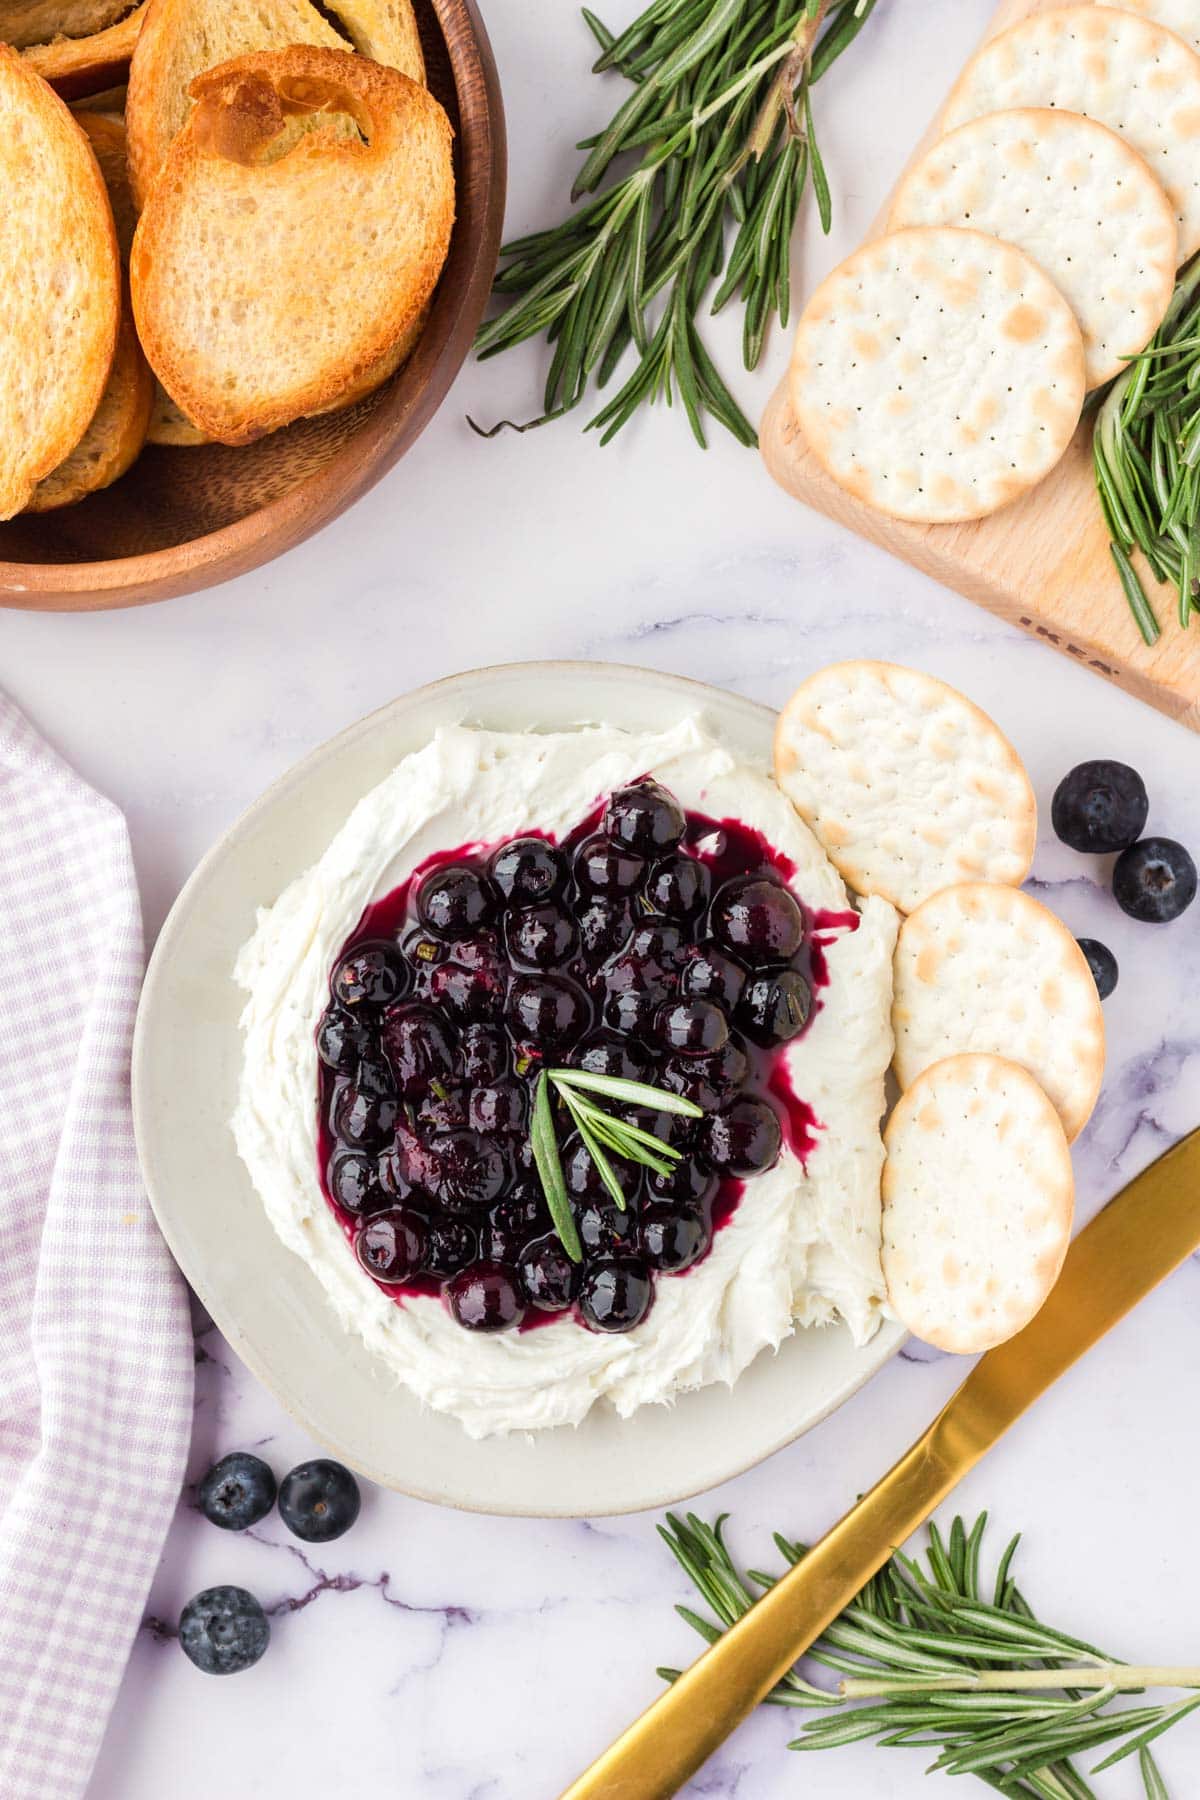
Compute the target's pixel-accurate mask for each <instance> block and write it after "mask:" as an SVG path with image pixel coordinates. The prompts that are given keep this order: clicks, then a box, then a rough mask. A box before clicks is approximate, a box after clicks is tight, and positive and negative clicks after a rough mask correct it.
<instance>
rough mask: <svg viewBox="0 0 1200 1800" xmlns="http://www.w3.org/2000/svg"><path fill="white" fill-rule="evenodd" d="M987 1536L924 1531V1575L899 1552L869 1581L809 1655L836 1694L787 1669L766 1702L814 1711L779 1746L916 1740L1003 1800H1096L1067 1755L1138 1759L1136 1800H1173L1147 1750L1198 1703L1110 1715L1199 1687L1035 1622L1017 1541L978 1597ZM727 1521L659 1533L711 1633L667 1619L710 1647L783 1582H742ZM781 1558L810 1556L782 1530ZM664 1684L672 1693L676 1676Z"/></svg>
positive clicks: (695, 1617)
mask: <svg viewBox="0 0 1200 1800" xmlns="http://www.w3.org/2000/svg"><path fill="white" fill-rule="evenodd" d="M986 1524H987V1514H986V1513H981V1514H980V1516H979V1518H978V1519H976V1521H975V1523H974V1525H973V1526H972V1527H971V1529H970V1531H968V1530H967V1528H966V1526H965V1524H964V1523H963V1520H962V1519H961V1518H956V1519H955V1520H954V1523H953V1525H952V1526H951V1529H950V1535H949V1538H948V1539H946V1538H944V1537H943V1536H942V1534H941V1532H939V1530H938V1528H937V1526H936V1525H932V1524H931V1525H930V1527H929V1541H928V1549H927V1556H926V1560H927V1564H928V1567H927V1569H926V1568H923V1567H922V1566H921V1563H920V1562H919V1561H918V1560H915V1559H913V1558H912V1557H909V1556H906V1555H904V1554H903V1553H902V1552H899V1551H898V1552H897V1553H896V1555H895V1556H893V1558H892V1560H891V1561H890V1562H889V1563H888V1564H887V1565H886V1566H885V1567H884V1568H883V1569H881V1570H880V1572H879V1574H878V1575H876V1576H874V1577H873V1579H872V1580H871V1581H869V1582H868V1583H867V1585H866V1587H865V1588H864V1589H863V1590H862V1592H861V1593H860V1594H859V1595H858V1597H857V1599H856V1600H854V1601H853V1602H852V1603H851V1605H850V1606H848V1607H847V1608H846V1610H845V1611H844V1612H843V1613H842V1614H841V1615H840V1616H839V1617H838V1618H837V1619H836V1620H835V1621H834V1623H833V1624H832V1625H831V1626H830V1627H829V1629H828V1630H827V1631H826V1632H825V1634H824V1635H823V1636H822V1637H821V1638H820V1639H818V1641H817V1643H816V1644H814V1645H813V1647H812V1649H811V1650H810V1651H809V1652H808V1656H809V1659H810V1660H811V1661H813V1662H815V1663H818V1664H821V1665H823V1666H824V1667H825V1668H828V1669H832V1670H834V1671H835V1672H836V1673H837V1674H838V1675H840V1676H841V1677H842V1678H843V1679H842V1680H841V1681H840V1683H839V1685H838V1689H837V1691H836V1692H835V1691H831V1690H829V1689H827V1688H822V1687H818V1686H816V1685H815V1684H814V1683H812V1682H809V1681H806V1680H805V1679H804V1677H803V1676H802V1675H800V1674H799V1673H798V1672H797V1671H796V1670H794V1669H793V1670H791V1671H789V1673H788V1674H787V1675H786V1676H785V1677H784V1679H783V1680H782V1681H781V1682H780V1683H779V1685H778V1687H776V1688H774V1689H773V1690H772V1692H771V1693H770V1694H769V1695H768V1696H767V1704H768V1705H770V1706H787V1707H792V1708H795V1709H803V1710H810V1709H812V1710H819V1711H820V1712H821V1714H822V1716H821V1717H819V1718H817V1719H813V1720H810V1721H808V1722H807V1723H806V1724H805V1725H804V1726H803V1727H802V1730H803V1734H804V1735H803V1736H801V1737H799V1738H797V1739H795V1740H794V1741H793V1742H792V1743H791V1744H790V1745H789V1748H790V1749H792V1750H805V1751H808V1750H824V1749H832V1748H834V1747H836V1746H838V1745H841V1744H852V1743H857V1742H861V1741H863V1740H866V1739H872V1738H873V1739H876V1740H877V1741H878V1742H879V1743H880V1744H883V1745H893V1744H920V1745H924V1746H926V1747H929V1748H933V1749H935V1750H937V1751H939V1753H940V1754H939V1755H938V1757H937V1759H936V1761H935V1762H933V1763H932V1764H931V1766H930V1768H931V1772H932V1771H933V1770H937V1769H940V1770H942V1771H944V1772H945V1773H946V1774H950V1775H966V1774H971V1775H976V1776H978V1778H979V1779H980V1780H981V1781H983V1782H984V1783H985V1784H986V1785H987V1786H988V1787H990V1788H992V1789H994V1790H995V1791H996V1792H997V1793H1000V1794H1004V1795H1007V1796H1009V1800H1097V1795H1096V1792H1095V1790H1094V1789H1093V1788H1092V1787H1091V1786H1090V1785H1089V1783H1088V1782H1087V1781H1086V1780H1085V1778H1084V1777H1083V1776H1082V1775H1081V1774H1080V1773H1079V1771H1078V1769H1076V1768H1075V1766H1074V1762H1073V1760H1072V1759H1073V1758H1075V1757H1077V1756H1086V1755H1089V1754H1091V1753H1094V1752H1095V1751H1097V1750H1100V1749H1108V1751H1109V1753H1108V1755H1106V1756H1105V1757H1104V1759H1103V1760H1102V1761H1101V1762H1099V1763H1098V1764H1097V1765H1096V1767H1095V1769H1093V1770H1092V1771H1091V1773H1093V1774H1098V1773H1100V1772H1101V1771H1103V1770H1104V1769H1108V1768H1111V1767H1112V1766H1113V1765H1114V1764H1116V1763H1118V1762H1122V1761H1124V1760H1125V1759H1126V1758H1131V1757H1136V1758H1137V1762H1138V1769H1139V1772H1140V1774H1141V1777H1142V1786H1143V1789H1144V1792H1145V1795H1146V1800H1168V1794H1167V1787H1166V1783H1165V1782H1164V1780H1163V1777H1162V1774H1161V1772H1160V1771H1159V1769H1158V1766H1157V1764H1156V1763H1155V1761H1154V1757H1153V1755H1152V1752H1151V1749H1150V1745H1151V1744H1152V1743H1153V1741H1154V1740H1155V1738H1157V1737H1160V1736H1161V1735H1162V1734H1163V1732H1165V1731H1168V1730H1170V1728H1171V1727H1172V1726H1173V1725H1176V1724H1178V1722H1179V1721H1180V1720H1181V1719H1183V1718H1185V1717H1186V1716H1187V1714H1188V1713H1190V1712H1194V1711H1196V1709H1197V1708H1200V1694H1194V1695H1190V1696H1187V1697H1185V1698H1184V1699H1181V1700H1175V1701H1171V1702H1169V1703H1166V1704H1157V1705H1144V1706H1139V1707H1129V1708H1124V1709H1119V1708H1117V1709H1114V1708H1112V1706H1111V1703H1112V1701H1113V1699H1114V1698H1115V1696H1116V1695H1117V1694H1118V1693H1119V1692H1122V1691H1142V1690H1144V1689H1145V1688H1147V1687H1150V1686H1153V1687H1166V1688H1169V1687H1177V1688H1196V1687H1200V1669H1163V1668H1154V1669H1146V1668H1129V1667H1126V1666H1125V1665H1124V1664H1122V1663H1114V1662H1112V1661H1111V1660H1110V1659H1109V1658H1107V1657H1105V1656H1104V1655H1102V1653H1101V1652H1100V1651H1099V1650H1097V1649H1096V1648H1095V1647H1094V1646H1093V1645H1091V1644H1087V1643H1084V1642H1082V1641H1081V1640H1080V1639H1078V1638H1074V1637H1070V1636H1068V1635H1067V1634H1066V1633H1065V1632H1061V1631H1057V1630H1054V1629H1052V1628H1051V1627H1049V1626H1046V1625H1043V1624H1041V1623H1040V1622H1039V1621H1038V1620H1037V1619H1035V1617H1034V1615H1033V1612H1032V1610H1031V1609H1030V1607H1029V1605H1028V1603H1027V1602H1026V1600H1025V1598H1024V1596H1023V1595H1022V1593H1021V1591H1020V1589H1019V1588H1018V1587H1017V1585H1016V1583H1015V1581H1014V1580H1013V1577H1012V1574H1011V1567H1012V1561H1013V1556H1014V1553H1015V1551H1016V1548H1017V1544H1018V1543H1019V1541H1020V1540H1019V1539H1018V1538H1014V1539H1013V1540H1012V1542H1011V1543H1010V1544H1009V1546H1008V1548H1007V1549H1006V1550H1005V1552H1004V1554H1003V1556H1002V1557H1001V1559H1000V1563H999V1566H998V1569H997V1571H996V1575H995V1578H994V1581H993V1583H992V1584H991V1586H990V1587H989V1588H986V1589H985V1587H984V1584H983V1582H982V1578H981V1571H980V1554H981V1548H982V1543H983V1535H984V1529H985V1526H986ZM724 1525H725V1519H724V1518H721V1519H718V1521H717V1523H716V1524H715V1526H710V1525H706V1524H705V1523H704V1522H703V1521H702V1520H701V1519H698V1518H697V1517H696V1516H695V1514H694V1513H689V1514H688V1516H687V1518H686V1519H680V1518H677V1517H676V1516H675V1515H674V1514H671V1513H669V1514H668V1515H667V1524H666V1525H665V1526H660V1527H659V1532H660V1535H661V1536H662V1538H663V1540H664V1542H665V1543H666V1544H667V1546H668V1548H669V1549H670V1551H671V1553H672V1555H673V1556H674V1557H675V1558H676V1560H677V1561H678V1562H679V1564H680V1565H681V1567H682V1568H683V1570H684V1572H685V1573H686V1574H687V1575H688V1577H689V1578H690V1580H691V1581H692V1583H693V1584H694V1585H695V1587H696V1588H697V1590H698V1591H699V1593H700V1595H701V1596H702V1598H703V1599H704V1601H705V1603H706V1604H707V1606H708V1607H709V1609H710V1611H711V1612H712V1614H713V1615H714V1619H715V1621H716V1622H714V1619H709V1618H705V1617H703V1616H702V1615H700V1614H698V1613H695V1612H693V1611H692V1610H691V1608H690V1607H687V1606H679V1607H676V1609H675V1610H676V1611H677V1612H678V1613H679V1615H680V1617H681V1618H682V1619H684V1620H686V1622H687V1623H688V1624H689V1625H690V1626H691V1627H692V1628H693V1630H695V1631H697V1632H698V1633H699V1634H700V1636H701V1637H702V1638H703V1639H704V1641H705V1642H706V1643H709V1644H712V1643H715V1642H716V1640H717V1639H718V1638H719V1637H720V1636H721V1635H722V1633H723V1632H724V1631H725V1630H727V1629H728V1627H729V1626H730V1625H733V1624H735V1623H736V1622H737V1620H738V1619H740V1618H741V1617H742V1616H743V1614H744V1613H746V1612H748V1611H749V1609H750V1608H751V1606H753V1604H754V1602H755V1600H756V1599H757V1597H758V1593H759V1592H761V1591H762V1590H764V1589H766V1588H768V1587H771V1586H772V1585H773V1583H774V1581H775V1580H776V1579H777V1578H776V1577H775V1576H772V1575H767V1574H761V1573H757V1572H755V1571H753V1570H751V1571H749V1572H747V1573H746V1574H745V1575H743V1574H742V1573H741V1572H740V1571H739V1570H738V1568H737V1565H736V1564H735V1563H734V1561H733V1558H732V1557H731V1555H730V1553H729V1550H728V1549H727V1547H726V1544H725V1536H724ZM775 1546H776V1549H777V1550H778V1551H779V1553H780V1555H781V1556H782V1557H783V1558H784V1560H785V1562H787V1563H788V1564H789V1565H791V1564H795V1563H797V1562H799V1561H801V1560H802V1558H803V1557H804V1555H805V1547H804V1546H803V1545H802V1544H795V1543H791V1542H790V1541H789V1540H788V1539H787V1538H785V1537H783V1536H781V1535H779V1534H776V1537H775ZM756 1590H757V1592H756ZM992 1665H1000V1666H998V1667H997V1666H992ZM658 1673H659V1674H660V1675H661V1676H662V1677H663V1679H664V1680H666V1681H674V1680H676V1679H677V1677H678V1675H679V1671H678V1670H677V1669H659V1671H658ZM858 1700H866V1701H867V1702H868V1704H866V1705H857V1704H854V1702H856V1701H858ZM1114 1745H1115V1746H1116V1747H1115V1748H1110V1746H1114Z"/></svg>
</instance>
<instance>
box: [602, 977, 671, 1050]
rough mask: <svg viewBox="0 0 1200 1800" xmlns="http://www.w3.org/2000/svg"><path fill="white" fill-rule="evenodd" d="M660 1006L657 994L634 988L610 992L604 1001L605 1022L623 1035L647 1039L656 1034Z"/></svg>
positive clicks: (610, 1028) (641, 1039)
mask: <svg viewBox="0 0 1200 1800" xmlns="http://www.w3.org/2000/svg"><path fill="white" fill-rule="evenodd" d="M658 1006H659V1002H658V997H657V995H655V994H639V993H637V992H635V991H633V990H630V991H629V992H627V993H624V994H609V995H608V997H607V998H606V1000H605V1002H604V1012H603V1017H604V1023H605V1024H606V1025H607V1026H608V1028H609V1030H610V1031H615V1032H618V1033H619V1034H620V1035H621V1036H622V1037H631V1038H637V1039H638V1040H640V1041H646V1040H648V1039H650V1038H652V1037H653V1036H654V1024H655V1020H656V1019H657V1018H658Z"/></svg>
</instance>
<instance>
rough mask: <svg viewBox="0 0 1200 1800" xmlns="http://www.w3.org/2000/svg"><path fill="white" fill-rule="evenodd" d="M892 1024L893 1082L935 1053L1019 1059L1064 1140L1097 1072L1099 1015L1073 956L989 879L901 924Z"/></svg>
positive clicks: (1046, 915)
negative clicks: (1053, 1112) (1049, 1105)
mask: <svg viewBox="0 0 1200 1800" xmlns="http://www.w3.org/2000/svg"><path fill="white" fill-rule="evenodd" d="M892 1026H893V1030H894V1032H895V1038H896V1057H895V1069H896V1075H897V1078H898V1080H899V1082H900V1085H901V1087H903V1088H908V1087H911V1086H912V1084H913V1082H915V1081H916V1080H917V1079H918V1077H919V1076H920V1075H921V1074H923V1072H924V1071H925V1070H926V1069H928V1068H929V1067H930V1065H931V1064H933V1063H936V1062H940V1061H941V1060H942V1058H943V1057H945V1056H956V1055H958V1054H959V1053H961V1052H966V1051H978V1052H985V1053H988V1054H991V1055H994V1056H1003V1057H1006V1058H1007V1059H1008V1060H1009V1061H1010V1062H1015V1063H1020V1065H1021V1067H1022V1068H1024V1069H1028V1071H1029V1073H1030V1074H1031V1075H1032V1076H1033V1077H1034V1079H1035V1080H1036V1081H1037V1082H1039V1083H1040V1085H1041V1086H1042V1087H1043V1088H1044V1089H1045V1090H1046V1092H1047V1093H1048V1094H1049V1096H1050V1098H1051V1100H1052V1101H1053V1102H1054V1105H1055V1106H1056V1107H1057V1108H1058V1115H1059V1117H1060V1118H1061V1120H1062V1122H1063V1129H1064V1131H1065V1132H1066V1134H1067V1138H1068V1140H1072V1141H1073V1140H1074V1139H1075V1138H1077V1137H1078V1136H1079V1133H1080V1132H1081V1131H1082V1130H1083V1128H1084V1126H1085V1125H1086V1124H1087V1122H1088V1119H1089V1118H1090V1117H1091V1113H1092V1108H1093V1107H1094V1106H1095V1104H1096V1099H1097V1096H1098V1095H1099V1092H1100V1083H1101V1080H1102V1079H1103V1076H1104V1011H1103V1008H1102V1007H1101V1004H1100V996H1099V995H1098V994H1097V992H1096V982H1095V978H1094V976H1093V975H1092V972H1091V970H1090V968H1089V967H1088V964H1087V959H1086V958H1085V956H1084V954H1083V951H1082V950H1081V949H1080V948H1079V945H1078V944H1077V943H1076V942H1075V939H1074V938H1073V937H1072V936H1071V933H1070V932H1069V931H1068V930H1067V928H1066V926H1065V925H1064V924H1063V922H1062V920H1061V919H1058V918H1056V917H1055V915H1054V914H1053V913H1052V912H1049V911H1048V910H1047V909H1046V907H1044V906H1043V905H1042V904H1041V902H1040V901H1038V900H1035V899H1034V898H1033V896H1032V895H1031V894H1026V893H1023V892H1022V891H1021V890H1020V889H1019V888H1010V887H999V886H997V885H995V884H994V883H992V884H989V883H986V882H968V883H965V884H964V885H963V886H961V887H950V888H943V889H942V891H941V893H940V894H934V896H933V897H932V899H930V900H926V901H925V903H924V904H923V905H922V906H919V907H918V908H917V910H916V911H915V912H914V913H911V914H910V915H909V917H908V918H907V919H906V920H905V921H904V924H903V925H902V926H901V928H900V936H899V939H898V940H897V943H896V963H895V989H894V996H893V1002H892Z"/></svg>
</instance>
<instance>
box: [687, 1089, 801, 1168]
mask: <svg viewBox="0 0 1200 1800" xmlns="http://www.w3.org/2000/svg"><path fill="white" fill-rule="evenodd" d="M700 1141H701V1144H702V1147H703V1150H704V1154H705V1156H706V1157H707V1159H708V1161H709V1162H710V1163H711V1164H712V1166H713V1168H714V1169H718V1170H720V1172H721V1173H722V1174H723V1175H736V1176H739V1177H744V1176H747V1175H761V1174H762V1172H763V1170H764V1169H769V1168H772V1167H773V1166H774V1164H775V1163H776V1162H778V1160H779V1152H780V1150H781V1149H782V1148H783V1130H782V1127H781V1126H780V1123H779V1115H778V1114H777V1113H776V1112H775V1111H774V1109H773V1108H772V1107H770V1106H768V1105H767V1103H766V1101H765V1100H734V1101H733V1102H732V1103H731V1104H730V1105H729V1106H727V1107H725V1108H724V1109H723V1111H721V1112H718V1113H712V1114H711V1115H710V1116H709V1117H708V1118H707V1119H706V1120H705V1121H704V1124H703V1126H702V1127H701V1136H700Z"/></svg>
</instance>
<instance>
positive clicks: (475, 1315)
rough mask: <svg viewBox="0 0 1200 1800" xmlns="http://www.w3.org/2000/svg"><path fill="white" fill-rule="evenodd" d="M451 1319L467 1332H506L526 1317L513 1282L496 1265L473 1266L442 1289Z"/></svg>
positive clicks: (506, 1271) (460, 1271)
mask: <svg viewBox="0 0 1200 1800" xmlns="http://www.w3.org/2000/svg"><path fill="white" fill-rule="evenodd" d="M442 1292H443V1294H444V1295H445V1298H446V1304H447V1306H448V1307H449V1308H450V1316H451V1318H453V1319H454V1321H455V1322H456V1324H459V1325H462V1326H465V1328H466V1329H467V1330H468V1331H508V1330H509V1329H510V1328H511V1327H512V1326H514V1325H519V1324H520V1323H521V1320H522V1318H523V1317H524V1314H525V1309H524V1307H523V1306H522V1304H521V1299H520V1296H519V1295H518V1293H517V1289H516V1282H515V1280H514V1278H513V1276H512V1275H510V1274H509V1272H508V1270H507V1269H502V1268H500V1267H498V1266H497V1264H495V1263H486V1262H478V1263H472V1264H471V1265H470V1267H469V1268H466V1269H460V1270H459V1272H458V1274H457V1275H455V1276H454V1277H453V1278H452V1279H451V1280H450V1281H448V1282H447V1283H446V1285H445V1287H444V1288H443V1289H442Z"/></svg>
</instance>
